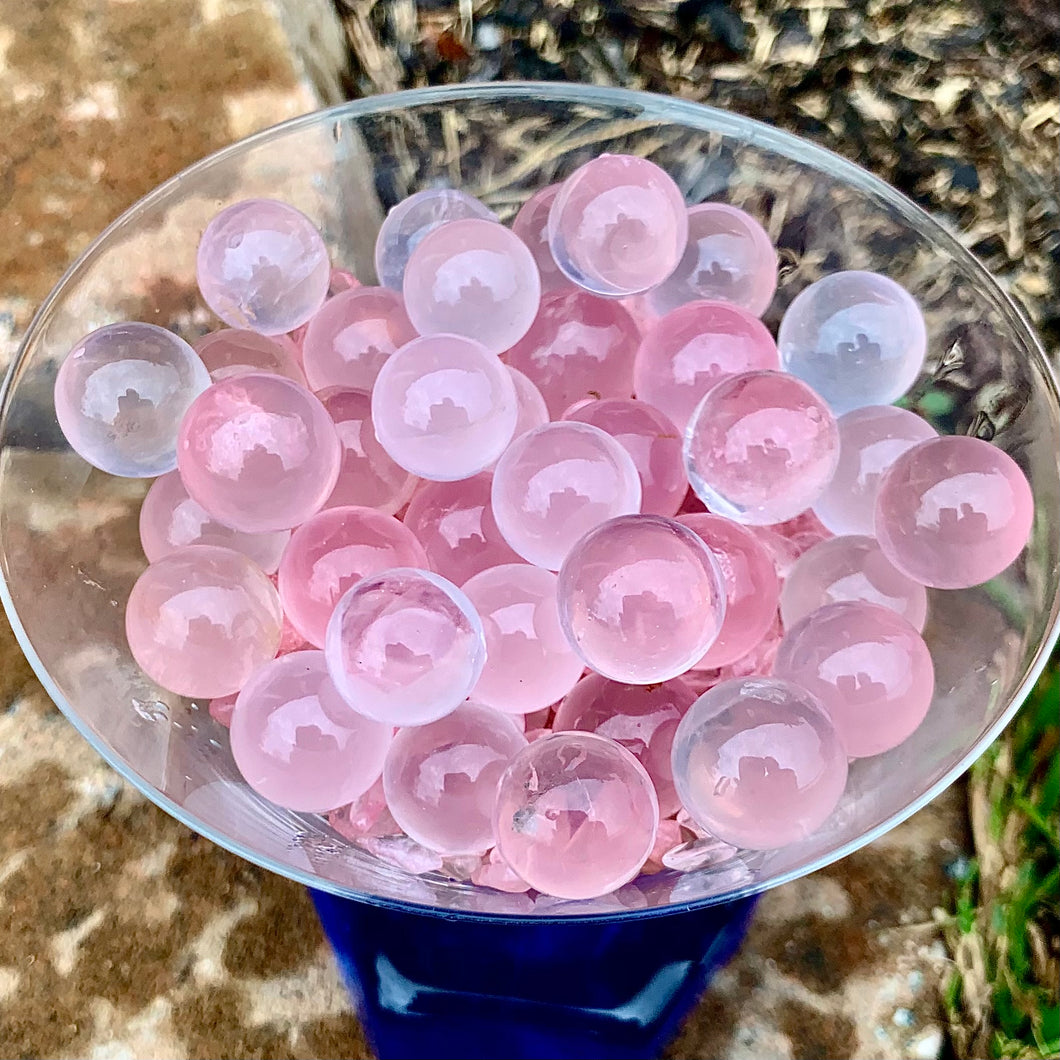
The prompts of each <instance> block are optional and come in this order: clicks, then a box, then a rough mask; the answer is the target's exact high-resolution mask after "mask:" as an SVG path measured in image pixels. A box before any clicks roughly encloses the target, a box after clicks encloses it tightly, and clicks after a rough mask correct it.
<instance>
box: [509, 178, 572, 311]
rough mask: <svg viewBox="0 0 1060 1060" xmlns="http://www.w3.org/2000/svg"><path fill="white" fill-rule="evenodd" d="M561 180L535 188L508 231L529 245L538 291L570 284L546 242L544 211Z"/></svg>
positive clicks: (551, 200) (546, 290) (565, 288)
mask: <svg viewBox="0 0 1060 1060" xmlns="http://www.w3.org/2000/svg"><path fill="white" fill-rule="evenodd" d="M561 187H562V184H549V185H548V187H546V188H542V189H541V190H540V191H537V192H535V193H534V194H533V195H531V196H530V198H529V199H527V200H526V202H525V203H523V205H522V206H521V207H520V209H519V212H518V213H517V214H516V215H515V220H514V221H512V231H513V232H514V233H515V234H516V235H517V236H518V237H519V238H520V239H521V240H522V241H523V242H524V243H525V244H526V245H527V247H529V249H530V253H531V254H533V255H534V261H535V263H536V264H537V271H538V273H539V275H540V276H541V293H542V294H543V295H544V294H551V293H552V292H553V291H562V290H569V289H570V288H571V287H573V286H574V285H573V284H572V283H571V281H570V280H568V279H567V277H566V276H564V275H563V271H562V270H561V269H560V267H559V266H558V265H557V264H556V259H555V258H553V257H552V248H551V247H550V246H549V245H548V214H549V211H550V210H551V209H552V203H553V201H554V200H555V198H556V195H557V194H559V190H560V188H561Z"/></svg>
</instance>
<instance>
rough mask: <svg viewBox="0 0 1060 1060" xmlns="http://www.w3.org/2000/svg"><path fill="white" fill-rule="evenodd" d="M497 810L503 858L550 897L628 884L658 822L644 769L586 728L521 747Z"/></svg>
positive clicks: (582, 894)
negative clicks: (585, 729) (584, 730)
mask: <svg viewBox="0 0 1060 1060" xmlns="http://www.w3.org/2000/svg"><path fill="white" fill-rule="evenodd" d="M495 814H496V815H495V818H494V833H495V835H496V838H497V846H498V849H499V851H500V854H501V856H502V857H503V858H504V861H505V862H506V863H507V864H508V865H509V866H510V867H511V868H512V870H513V871H514V872H515V873H516V874H517V875H518V876H520V877H521V878H522V879H524V880H526V882H527V883H528V884H530V886H531V887H533V888H535V889H536V890H538V891H541V892H542V893H544V894H549V895H553V896H554V897H556V898H595V897H597V896H599V895H603V894H609V893H610V892H611V891H614V890H616V889H617V888H619V887H621V886H622V885H623V884H624V883H628V882H629V881H630V880H631V879H633V877H634V876H636V875H637V873H638V872H639V871H640V868H641V866H642V865H643V864H644V862H645V861H647V859H648V855H649V854H650V853H651V851H652V847H653V846H654V844H655V833H656V829H657V828H658V825H659V803H658V799H657V798H656V796H655V789H654V788H653V787H652V783H651V778H650V777H649V776H648V774H647V772H646V771H645V769H644V767H643V766H642V765H641V764H640V762H638V761H637V759H636V758H635V757H634V756H633V755H632V754H631V753H630V752H629V751H627V750H626V749H625V748H624V747H622V746H621V745H619V744H617V743H615V742H614V741H613V740H608V739H607V738H606V737H603V736H599V735H597V734H596V733H590V732H561V733H556V734H554V735H552V736H546V737H543V738H542V739H540V740H536V741H535V742H534V743H532V744H530V745H529V746H528V747H525V748H524V749H523V750H522V751H520V752H519V753H518V754H517V755H516V756H515V757H514V758H513V759H512V761H511V762H510V763H509V765H508V768H507V769H506V770H505V771H504V773H503V774H502V776H501V779H500V781H499V783H498V786H497V806H496V811H495Z"/></svg>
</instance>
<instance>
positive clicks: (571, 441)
mask: <svg viewBox="0 0 1060 1060" xmlns="http://www.w3.org/2000/svg"><path fill="white" fill-rule="evenodd" d="M491 499H492V504H493V516H494V518H495V519H496V520H497V526H498V527H499V529H500V531H501V533H502V534H503V535H504V539H505V540H506V541H507V542H508V544H509V545H511V547H512V548H514V549H515V551H516V552H518V553H519V555H520V556H522V558H523V559H525V560H527V561H528V562H529V563H534V564H536V565H537V566H539V567H546V568H547V569H548V570H559V568H560V565H561V564H562V563H563V560H564V559H565V558H566V555H567V553H568V552H569V551H570V550H571V547H572V546H573V545H574V543H575V542H576V541H577V540H578V539H579V538H580V537H581V536H582V535H583V534H585V533H586V532H587V531H589V530H591V529H592V528H593V527H594V526H598V525H599V524H600V523H602V522H604V521H605V520H607V519H611V518H613V517H614V516H616V515H626V514H629V513H631V512H637V511H639V510H640V476H639V475H638V474H637V467H636V465H635V464H634V463H633V460H632V458H631V457H630V455H629V453H627V452H626V450H625V449H623V448H622V446H621V445H619V443H618V442H616V441H615V439H614V438H612V437H611V436H610V435H609V434H605V433H604V432H603V431H601V430H600V429H599V428H598V427H592V426H590V425H589V424H587V423H574V422H570V421H566V422H562V423H548V424H545V426H544V427H538V428H537V430H534V431H529V432H528V433H527V434H524V435H523V436H522V437H521V438H517V439H516V440H515V441H514V442H512V444H511V445H510V446H509V447H508V449H507V451H506V452H505V453H504V456H502V457H501V459H500V460H499V461H498V463H497V467H496V470H495V471H494V473H493V486H492V490H491Z"/></svg>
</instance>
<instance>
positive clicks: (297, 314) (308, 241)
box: [195, 199, 331, 335]
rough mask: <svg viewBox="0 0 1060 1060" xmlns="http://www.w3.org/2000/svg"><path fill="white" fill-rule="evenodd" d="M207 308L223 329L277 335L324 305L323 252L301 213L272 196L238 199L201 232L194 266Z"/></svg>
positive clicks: (326, 264)
mask: <svg viewBox="0 0 1060 1060" xmlns="http://www.w3.org/2000/svg"><path fill="white" fill-rule="evenodd" d="M195 271H196V277H197V279H198V282H199V290H200V291H201V292H202V296H203V298H204V299H205V301H206V304H207V305H208V306H209V307H210V308H211V309H212V310H213V311H214V312H215V313H216V314H217V315H218V316H219V317H220V318H221V319H222V320H223V321H224V322H225V323H226V324H228V325H229V326H230V327H233V328H249V329H250V330H251V331H257V332H260V333H261V334H262V335H279V334H282V333H283V332H286V331H294V329H295V328H297V327H300V326H301V325H302V324H304V323H305V322H306V321H307V320H308V319H309V318H310V317H311V316H312V315H313V314H314V313H315V312H316V311H317V310H318V309H319V308H320V307H321V305H323V303H324V299H325V298H326V297H327V294H328V284H329V283H330V280H331V263H330V261H329V260H328V248H327V247H326V246H325V245H324V240H323V238H322V237H321V235H320V232H318V231H317V229H316V226H315V225H314V224H313V222H312V221H310V220H309V218H308V217H306V215H305V214H304V213H302V212H301V211H300V210H296V209H295V208H294V207H293V206H290V205H288V204H287V203H285V202H279V201H278V200H276V199H245V200H244V201H243V202H237V203H233V204H232V205H231V206H228V207H226V208H225V209H223V210H221V211H220V213H218V214H216V215H215V216H214V218H213V219H212V220H211V221H210V223H209V224H208V225H207V226H206V229H205V230H204V231H203V234H202V238H201V239H200V240H199V250H198V254H197V257H196V265H195Z"/></svg>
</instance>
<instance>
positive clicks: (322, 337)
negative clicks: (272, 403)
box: [302, 287, 416, 393]
mask: <svg viewBox="0 0 1060 1060" xmlns="http://www.w3.org/2000/svg"><path fill="white" fill-rule="evenodd" d="M415 337H416V331H415V329H414V328H413V326H412V324H411V323H410V322H409V318H408V314H407V313H406V312H405V304H404V302H402V300H401V295H400V294H398V293H397V292H396V291H391V290H388V289H387V288H386V287H355V288H353V289H352V290H349V291H344V292H342V293H341V294H337V295H335V297H334V298H329V299H328V300H327V301H326V302H325V303H324V305H323V306H321V308H320V310H319V311H318V312H317V313H316V315H315V316H314V317H313V319H312V320H310V322H309V327H308V328H306V333H305V338H304V339H303V341H302V358H303V363H304V365H305V374H306V378H307V379H308V380H309V385H310V386H311V387H312V388H313V389H314V390H324V389H326V388H327V387H333V386H341V387H348V388H351V389H353V390H363V391H365V392H366V393H367V392H369V391H371V389H372V384H373V383H374V382H375V379H376V376H377V375H379V369H380V368H382V367H383V365H384V363H385V362H386V359H387V358H388V357H389V356H390V355H391V354H392V353H393V352H394V351H395V350H396V349H399V348H400V347H401V346H404V345H405V343H407V342H411V341H412V340H413V339H414V338H415Z"/></svg>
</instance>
